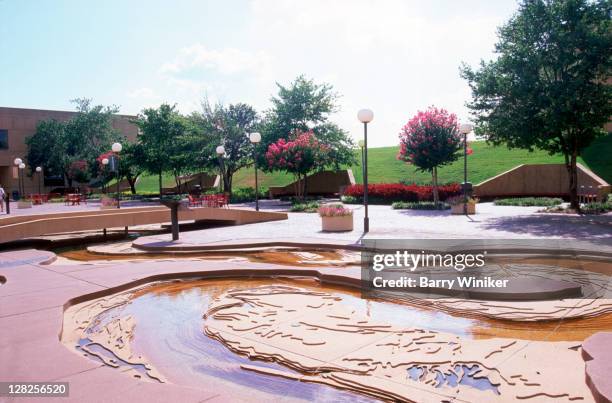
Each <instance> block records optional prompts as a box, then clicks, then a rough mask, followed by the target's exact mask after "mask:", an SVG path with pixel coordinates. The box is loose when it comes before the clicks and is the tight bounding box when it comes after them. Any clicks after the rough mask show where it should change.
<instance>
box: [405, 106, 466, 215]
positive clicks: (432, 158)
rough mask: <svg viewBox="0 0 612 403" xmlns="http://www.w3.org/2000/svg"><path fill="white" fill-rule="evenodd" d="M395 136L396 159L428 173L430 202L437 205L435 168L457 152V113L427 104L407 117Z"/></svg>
mask: <svg viewBox="0 0 612 403" xmlns="http://www.w3.org/2000/svg"><path fill="white" fill-rule="evenodd" d="M399 137H400V149H399V153H398V155H397V158H398V159H399V160H402V161H405V162H407V163H410V164H412V165H414V166H415V167H416V168H417V169H418V170H420V171H424V172H425V171H427V172H430V173H431V178H432V185H433V198H434V203H436V204H438V203H439V201H440V197H439V194H438V167H440V166H443V165H447V164H450V163H452V162H454V161H456V160H457V158H459V155H460V153H458V151H459V150H461V149H462V147H463V138H462V136H461V134H460V132H459V124H458V122H457V116H456V115H455V114H454V113H449V112H448V111H447V110H445V109H438V108H436V107H434V106H430V107H429V108H428V109H427V110H426V111H419V112H418V113H417V114H416V115H415V116H414V117H413V118H412V119H410V120H409V121H408V123H406V125H405V126H404V127H403V128H402V130H401V132H400V134H399ZM468 153H471V150H468Z"/></svg>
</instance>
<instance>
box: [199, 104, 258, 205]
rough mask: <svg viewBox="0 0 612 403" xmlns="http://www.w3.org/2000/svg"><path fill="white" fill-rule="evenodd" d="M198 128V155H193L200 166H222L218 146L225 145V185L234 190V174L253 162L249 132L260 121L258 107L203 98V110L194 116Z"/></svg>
mask: <svg viewBox="0 0 612 403" xmlns="http://www.w3.org/2000/svg"><path fill="white" fill-rule="evenodd" d="M190 121H191V123H192V127H193V128H194V131H195V132H196V133H197V134H196V135H195V137H194V140H193V141H192V142H191V143H192V145H193V149H195V150H198V155H196V156H194V157H193V161H197V164H198V165H200V166H204V167H207V168H209V169H211V170H218V169H220V167H219V159H218V158H217V154H216V148H217V146H219V145H223V146H224V148H225V156H224V158H223V165H222V167H223V178H222V180H223V187H224V189H225V191H226V192H227V193H230V194H231V192H232V180H233V176H234V174H235V173H236V171H238V170H239V169H241V168H244V167H246V166H248V165H250V164H252V163H253V145H252V144H251V142H250V140H249V133H251V132H253V131H256V130H257V127H258V125H259V116H258V114H257V111H256V110H255V109H254V108H253V107H252V106H250V105H247V104H244V103H238V104H231V105H228V106H224V105H223V104H216V105H214V106H213V105H211V104H210V102H209V101H208V100H207V99H204V101H202V112H201V113H194V114H192V115H191V116H190Z"/></svg>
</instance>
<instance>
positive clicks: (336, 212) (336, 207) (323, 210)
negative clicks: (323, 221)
mask: <svg viewBox="0 0 612 403" xmlns="http://www.w3.org/2000/svg"><path fill="white" fill-rule="evenodd" d="M318 212H319V215H320V216H321V217H344V216H349V215H353V210H351V209H349V208H346V207H344V206H343V205H342V204H326V205H324V206H321V207H319V210H318Z"/></svg>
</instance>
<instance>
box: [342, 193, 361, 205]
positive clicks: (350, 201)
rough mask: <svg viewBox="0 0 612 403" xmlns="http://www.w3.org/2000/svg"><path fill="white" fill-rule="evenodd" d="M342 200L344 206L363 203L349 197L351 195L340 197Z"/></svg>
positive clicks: (353, 197)
mask: <svg viewBox="0 0 612 403" xmlns="http://www.w3.org/2000/svg"><path fill="white" fill-rule="evenodd" d="M340 200H342V203H344V204H360V203H361V200H359V199H358V198H357V197H355V196H349V195H342V196H340Z"/></svg>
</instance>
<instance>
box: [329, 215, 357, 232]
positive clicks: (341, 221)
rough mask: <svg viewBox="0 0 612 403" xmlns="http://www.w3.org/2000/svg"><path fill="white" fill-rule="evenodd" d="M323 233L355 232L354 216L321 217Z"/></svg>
mask: <svg viewBox="0 0 612 403" xmlns="http://www.w3.org/2000/svg"><path fill="white" fill-rule="evenodd" d="M321 222H322V226H323V231H328V232H341V231H352V230H353V215H352V214H351V215H343V216H333V217H321Z"/></svg>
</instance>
